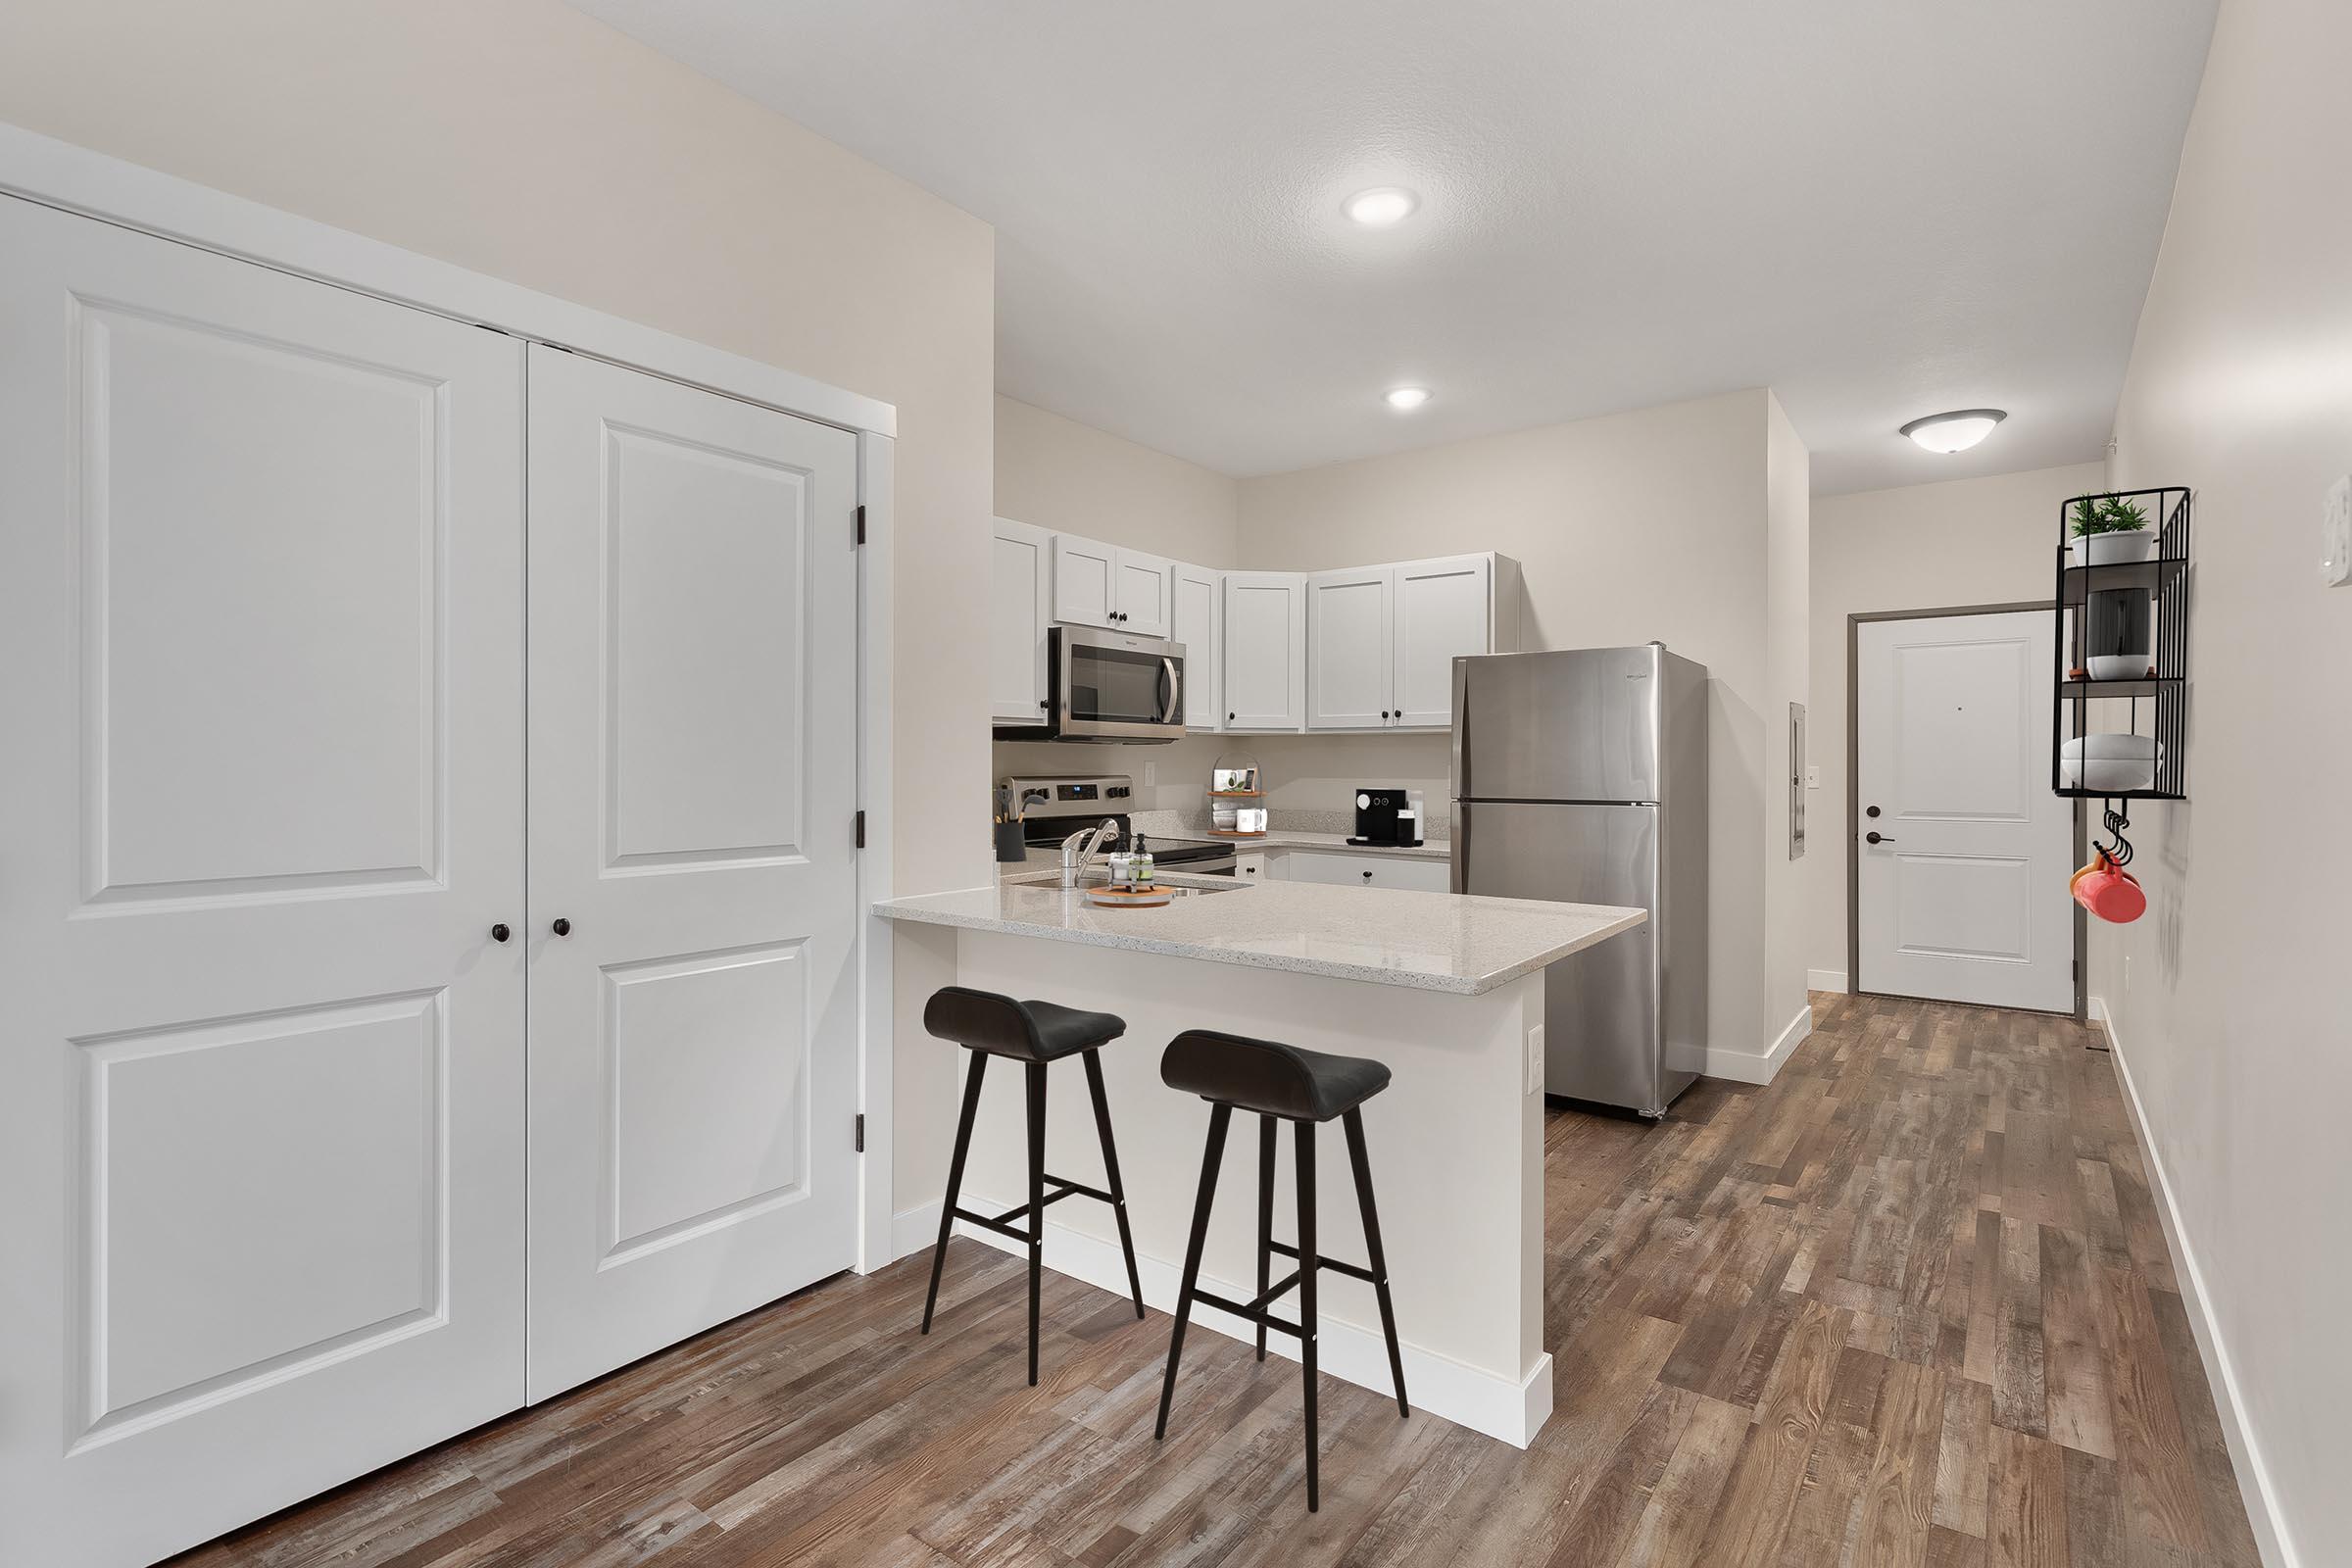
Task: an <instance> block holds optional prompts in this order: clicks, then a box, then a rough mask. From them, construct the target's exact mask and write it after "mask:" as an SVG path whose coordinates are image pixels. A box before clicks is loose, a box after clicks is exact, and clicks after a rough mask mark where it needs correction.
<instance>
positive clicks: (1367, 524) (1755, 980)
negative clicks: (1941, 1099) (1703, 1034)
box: [1235, 389, 1805, 1054]
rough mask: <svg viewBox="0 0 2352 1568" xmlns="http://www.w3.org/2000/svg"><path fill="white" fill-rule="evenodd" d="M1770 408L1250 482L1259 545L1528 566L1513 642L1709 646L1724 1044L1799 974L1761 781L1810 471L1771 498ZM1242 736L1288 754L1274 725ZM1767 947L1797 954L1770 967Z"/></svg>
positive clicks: (1607, 421) (1714, 891) (1778, 697)
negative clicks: (1782, 933) (1774, 633)
mask: <svg viewBox="0 0 2352 1568" xmlns="http://www.w3.org/2000/svg"><path fill="white" fill-rule="evenodd" d="M1773 415H1774V400H1773V398H1772V395H1771V394H1770V393H1769V392H1766V391H1763V390H1761V389H1758V390H1751V391H1744V392H1734V393H1727V394H1724V395H1722V396H1719V397H1711V398H1701V399H1697V400H1694V401H1691V402H1687V403H1677V404H1671V405H1668V406H1667V407H1664V408H1657V409H1645V410H1642V411H1640V412H1638V413H1633V414H1623V415H1614V416H1610V417H1605V418H1597V419H1583V420H1579V421H1576V422H1575V423H1571V424H1560V425H1548V426H1545V427H1544V428H1541V429H1535V430H1523V431H1518V432H1515V433H1512V434H1509V435H1500V436H1490V437H1485V438H1482V439H1479V440H1474V441H1460V442H1454V443H1451V444H1448V445H1446V446H1439V447H1430V448H1425V449H1423V450H1421V451H1417V452H1406V453H1399V454H1397V455H1394V456H1391V457H1384V458H1372V459H1367V460H1365V461H1362V462H1358V463H1346V464H1337V465H1333V466H1328V467H1322V468H1310V469H1306V470H1304V471H1301V472H1298V473H1286V474H1275V475H1270V476H1267V477H1264V478H1251V479H1245V480H1244V481H1242V487H1241V495H1242V535H1241V564H1242V565H1244V566H1246V567H1256V568H1264V569H1269V570H1301V571H1303V570H1313V569H1315V568H1318V567H1323V566H1330V565H1337V564H1348V563H1351V562H1372V561H1401V560H1411V559H1413V558H1415V557H1420V556H1431V555H1443V554H1446V553H1447V552H1448V551H1457V550H1465V549H1480V550H1495V551H1499V552H1501V553H1502V554H1504V555H1507V556H1511V557H1514V558H1516V559H1517V560H1518V561H1519V562H1520V563H1521V564H1522V565H1523V566H1524V568H1525V572H1526V590H1527V603H1526V607H1525V613H1526V617H1527V618H1526V623H1525V626H1524V629H1523V635H1522V646H1524V647H1527V648H1594V647H1611V646H1619V645H1624V644H1631V643H1642V642H1647V641H1649V640H1650V639H1652V638H1656V639H1658V640H1660V641H1662V642H1664V643H1665V644H1666V645H1667V646H1668V647H1670V648H1672V649H1674V650H1675V651H1676V652H1677V653H1680V654H1684V655H1686V656H1688V657H1690V658H1692V659H1695V660H1698V661H1699V662H1702V663H1704V664H1706V665H1707V666H1708V668H1709V670H1710V672H1711V673H1712V674H1713V676H1714V679H1713V680H1712V681H1711V682H1710V723H1709V732H1708V745H1709V747H1710V751H1711V758H1710V762H1711V769H1710V772H1711V776H1710V801H1709V827H1710V832H1711V836H1712V840H1713V843H1712V854H1711V859H1712V862H1713V865H1712V870H1713V878H1712V883H1711V886H1710V889H1709V893H1710V905H1711V908H1710V914H1711V918H1710V921H1709V945H1710V947H1711V949H1712V953H1711V959H1712V962H1711V967H1712V969H1713V971H1714V972H1713V975H1712V977H1711V984H1710V986H1709V1011H1710V1015H1711V1016H1710V1025H1711V1034H1712V1037H1713V1044H1714V1046H1715V1047H1716V1048H1717V1049H1719V1050H1723V1051H1729V1052H1738V1053H1741V1054H1756V1053H1760V1052H1762V1051H1763V1050H1764V1049H1765V1048H1766V1047H1767V1046H1769V1045H1770V1044H1771V1043H1772V1041H1773V1040H1774V1039H1775V1038H1776V1037H1777V1036H1778V1035H1779V1034H1780V1032H1781V1031H1782V1029H1783V1028H1784V1027H1785V1026H1786V1025H1787V1024H1788V1023H1789V1018H1790V1016H1791V1015H1792V1014H1793V1012H1794V1011H1795V1009H1796V1008H1797V1007H1798V1006H1799V1005H1801V1004H1802V991H1803V985H1804V980H1803V974H1802V971H1801V968H1799V967H1798V966H1797V965H1796V962H1795V959H1796V953H1795V949H1794V946H1793V944H1791V945H1789V953H1788V954H1786V955H1780V954H1775V955H1773V956H1771V957H1770V958H1769V960H1768V956H1767V952H1766V943H1765V930H1766V927H1767V925H1768V923H1769V918H1770V917H1769V914H1768V906H1777V905H1778V904H1780V903H1783V902H1788V901H1789V899H1790V898H1791V897H1792V895H1791V894H1790V893H1789V889H1791V888H1792V887H1793V885H1794V884H1793V882H1792V881H1789V880H1785V873H1784V870H1783V868H1780V867H1774V866H1770V865H1768V863H1767V860H1768V856H1778V857H1781V858H1783V860H1785V859H1786V856H1787V853H1788V852H1787V843H1786V840H1785V838H1784V837H1783V836H1782V829H1781V827H1780V825H1779V824H1780V823H1781V821H1782V820H1783V816H1782V812H1781V802H1782V799H1783V796H1782V791H1781V789H1780V787H1779V786H1778V785H1771V786H1770V787H1768V783H1769V780H1770V777H1771V773H1772V771H1773V769H1774V768H1775V766H1776V765H1777V764H1776V763H1775V762H1774V760H1773V759H1774V751H1773V748H1774V746H1775V745H1776V744H1777V743H1776V741H1775V739H1774V735H1775V734H1777V732H1778V731H1779V730H1780V729H1781V728H1782V727H1783V726H1785V724H1786V722H1787V715H1788V705H1789V702H1790V701H1791V700H1802V698H1803V696H1804V692H1805V683H1804V675H1803V670H1802V663H1803V647H1802V639H1801V633H1800V634H1799V635H1798V636H1797V637H1796V638H1795V639H1794V640H1793V641H1792V642H1790V643H1789V645H1788V646H1787V647H1786V648H1785V650H1784V652H1783V654H1782V656H1781V658H1780V661H1779V662H1778V664H1777V665H1776V663H1775V661H1774V658H1773V653H1772V649H1773V640H1772V638H1771V635H1770V633H1769V629H1768V623H1769V621H1770V618H1771V615H1772V613H1773V611H1774V610H1775V608H1776V604H1777V606H1778V608H1780V609H1781V610H1782V611H1783V612H1784V613H1793V614H1795V615H1796V617H1797V624H1798V625H1799V626H1801V625H1802V616H1803V602H1804V597H1805V588H1804V585H1803V581H1802V573H1801V571H1799V570H1797V569H1795V568H1794V566H1793V564H1792V563H1794V562H1801V560H1802V559H1803V555H1802V552H1803V544H1802V533H1803V524H1802V517H1801V512H1802V493H1801V492H1802V480H1801V478H1800V479H1798V480H1797V481H1796V488H1795V490H1794V491H1793V492H1792V491H1791V490H1790V489H1789V487H1788V486H1787V485H1786V484H1784V487H1783V488H1782V490H1781V491H1780V492H1779V501H1778V503H1777V504H1776V502H1775V499H1774V493H1773V491H1772V488H1771V485H1770V483H1769V476H1770V470H1771V467H1772V466H1773V463H1774V454H1775V452H1776V451H1777V453H1778V458H1779V463H1780V465H1781V469H1782V472H1783V474H1784V476H1786V475H1788V474H1789V473H1792V472H1800V471H1801V451H1802V449H1801V447H1794V446H1793V443H1794V436H1793V433H1792V432H1789V431H1787V430H1786V429H1785V428H1784V430H1783V431H1782V432H1781V434H1780V435H1779V436H1778V437H1776V436H1775V435H1774V433H1773V430H1772V424H1773ZM1776 523H1777V526H1776ZM1776 543H1777V544H1778V545H1779V546H1780V548H1779V549H1778V550H1777V551H1776V550H1775V549H1774V546H1775V545H1776ZM1791 659H1793V661H1794V662H1795V664H1796V665H1797V667H1796V668H1794V669H1793V670H1792V669H1790V668H1789V667H1788V666H1789V662H1790V661H1791ZM1235 739H1237V740H1238V739H1239V738H1238V737H1236V738H1235ZM1250 744H1253V745H1255V746H1256V747H1257V748H1258V749H1259V750H1260V754H1261V757H1262V758H1263V759H1264V760H1266V761H1267V763H1268V765H1269V766H1274V765H1275V760H1274V758H1275V756H1277V755H1279V754H1278V753H1276V751H1275V748H1274V746H1273V745H1270V744H1267V743H1264V742H1252V743H1250ZM1398 744H1405V743H1402V742H1399V743H1398ZM1418 744H1419V746H1420V748H1421V749H1422V750H1423V751H1425V753H1426V756H1427V758H1428V761H1427V762H1426V764H1424V769H1423V772H1422V774H1421V776H1423V777H1427V778H1443V777H1446V776H1447V773H1448V761H1447V757H1446V743H1445V741H1444V740H1443V739H1442V738H1439V737H1431V738H1429V739H1427V740H1425V741H1423V742H1420V743H1418ZM1287 749H1288V747H1287V744H1286V746H1285V750H1287ZM1410 756H1411V754H1409V753H1408V754H1400V755H1398V756H1397V758H1396V759H1395V760H1391V759H1389V758H1383V759H1382V760H1383V763H1384V765H1408V764H1409V760H1410ZM1278 783H1279V780H1278ZM1768 811H1769V813H1770V819H1769V821H1768ZM1768 961H1772V962H1777V963H1780V964H1781V965H1782V966H1783V967H1784V968H1786V969H1788V970H1789V972H1788V973H1785V974H1784V973H1777V972H1776V973H1774V974H1772V975H1771V976H1769V977H1768V976H1767V973H1766V967H1767V963H1768ZM1784 1004H1785V1006H1784ZM1776 1014H1777V1015H1776Z"/></svg>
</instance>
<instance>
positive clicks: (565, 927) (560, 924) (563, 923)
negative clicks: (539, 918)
mask: <svg viewBox="0 0 2352 1568" xmlns="http://www.w3.org/2000/svg"><path fill="white" fill-rule="evenodd" d="M548 929H549V930H550V931H553V932H554V933H555V934H556V935H558V936H560V937H567V936H569V935H571V922H570V921H569V920H566V919H564V918H563V917H562V916H561V915H559V916H558V917H557V918H556V923H555V924H553V925H551V926H549V927H548Z"/></svg>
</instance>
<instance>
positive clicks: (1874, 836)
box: [1862, 833, 1894, 844]
mask: <svg viewBox="0 0 2352 1568" xmlns="http://www.w3.org/2000/svg"><path fill="white" fill-rule="evenodd" d="M1862 842H1864V843H1865V844H1892V843H1893V842H1894V840H1892V839H1890V838H1888V837H1887V835H1885V834H1884V833H1865V834H1863V835H1862Z"/></svg>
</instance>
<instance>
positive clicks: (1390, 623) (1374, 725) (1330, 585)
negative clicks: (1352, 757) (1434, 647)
mask: <svg viewBox="0 0 2352 1568" xmlns="http://www.w3.org/2000/svg"><path fill="white" fill-rule="evenodd" d="M1396 609H1397V574H1396V572H1395V571H1394V570H1392V569H1391V568H1389V567H1387V566H1368V567H1365V568H1363V569H1361V570H1357V571H1323V572H1316V573H1315V574H1314V575H1312V576H1310V577H1308V578H1307V579H1306V727H1307V728H1308V729H1382V728H1385V727H1387V725H1388V724H1389V722H1390V714H1391V713H1392V712H1394V711H1395V706H1396V705H1395V703H1394V702H1393V701H1392V700H1391V695H1390V693H1391V688H1392V686H1393V684H1394V681H1395V669H1396V664H1397V661H1395V660H1393V659H1392V658H1391V656H1390V647H1391V644H1392V642H1393V641H1394V638H1395V632H1396V619H1397V617H1396Z"/></svg>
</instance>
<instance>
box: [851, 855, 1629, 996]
mask: <svg viewBox="0 0 2352 1568" xmlns="http://www.w3.org/2000/svg"><path fill="white" fill-rule="evenodd" d="M1160 880H1161V881H1163V882H1165V883H1168V884H1170V885H1171V886H1177V887H1199V888H1215V889H1219V890H1221V891H1218V892H1215V893H1208V894H1202V895H1200V896H1194V897H1179V898H1178V899H1176V900H1175V901H1174V902H1173V903H1170V904H1168V905H1165V906H1162V907H1158V908H1152V909H1103V908H1097V907H1095V906H1094V905H1092V904H1090V903H1088V902H1087V900H1086V898H1085V896H1084V895H1083V894H1078V893H1064V892H1063V891H1062V890H1061V889H1060V888H1059V887H1058V886H1056V885H1055V878H1054V877H1053V876H1051V875H1049V876H1046V877H1043V878H1034V877H1033V878H1014V879H1008V880H1005V881H1003V882H1000V883H999V884H998V885H997V886H995V887H986V888H969V889H966V890H964V891H962V892H959V893H930V894H924V895H921V896H919V897H916V898H908V899H891V900H887V901H885V902H883V903H880V904H877V905H875V906H874V912H875V913H876V914H879V915H881V916H882V917H883V918H885V919H889V920H911V921H915V922H917V923H920V924H926V925H947V926H957V927H961V928H962V929H964V930H969V931H997V932H1004V933H1005V934H1007V935H1011V936H1027V937H1042V938H1044V939H1045V940H1047V941H1049V942H1075V943H1080V944H1083V945H1086V946H1089V947H1098V948H1122V949H1126V950H1128V951H1130V952H1135V953H1164V954H1167V955H1169V956H1172V957H1179V958H1203V959H1206V960H1208V961H1209V962H1211V963H1239V964H1247V965H1249V966H1250V967H1252V968H1258V969H1285V970H1289V971H1291V972H1293V973H1297V974H1316V975H1330V976H1333V977H1335V978H1338V979H1342V980H1363V981H1368V982H1371V983H1373V984H1375V985H1391V986H1408V987H1411V988H1413V989H1414V990H1419V991H1445V992H1451V993H1453V994H1455V995H1458V996H1466V997H1474V996H1479V995H1481V994H1483V993H1485V992H1488V991H1492V990H1494V989H1495V987H1497V986H1500V985H1503V984H1505V983H1507V982H1509V981H1512V980H1515V979H1517V978H1518V977H1519V976H1521V975H1523V974H1527V973H1529V972H1530V971H1532V970H1536V969H1540V968H1542V967H1543V966H1544V965H1545V964H1547V963H1549V962H1551V961H1552V960H1553V959H1554V958H1559V957H1565V956H1567V955H1569V954H1571V953H1575V952H1578V951H1580V950H1582V949H1585V948H1589V947H1591V946H1593V944H1594V943H1596V942H1602V941H1606V940H1607V939H1608V938H1610V937H1613V936H1616V935H1617V934H1618V933H1619V932H1622V931H1630V930H1632V929H1633V928H1634V927H1635V926H1638V925H1640V924H1641V923H1642V921H1644V920H1646V919H1647V918H1649V916H1648V915H1647V914H1646V913H1645V912H1643V911H1642V910H1641V909H1631V908H1618V907H1610V906H1605V905H1590V904H1552V903H1547V902H1544V901H1542V900H1537V899H1494V898H1469V897H1464V896H1461V895H1458V894H1452V893H1406V892H1400V891H1397V890H1394V889H1388V888H1356V887H1330V886H1325V885H1323V884H1320V883H1312V882H1268V883H1250V884H1241V885H1237V884H1235V883H1234V881H1233V880H1232V879H1231V878H1229V877H1185V876H1163V877H1162V878H1160Z"/></svg>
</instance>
